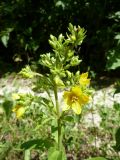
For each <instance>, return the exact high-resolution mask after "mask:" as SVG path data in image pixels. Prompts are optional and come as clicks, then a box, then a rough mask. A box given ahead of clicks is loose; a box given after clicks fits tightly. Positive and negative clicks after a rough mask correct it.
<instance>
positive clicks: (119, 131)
mask: <svg viewBox="0 0 120 160" xmlns="http://www.w3.org/2000/svg"><path fill="white" fill-rule="evenodd" d="M115 140H116V146H113V148H114V150H115V151H120V127H119V128H118V129H117V131H116V134H115Z"/></svg>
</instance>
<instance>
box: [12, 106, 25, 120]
mask: <svg viewBox="0 0 120 160" xmlns="http://www.w3.org/2000/svg"><path fill="white" fill-rule="evenodd" d="M12 111H13V112H15V113H16V117H17V118H20V117H21V116H22V115H23V114H24V113H25V107H23V106H21V105H16V106H15V107H14V108H13V110H12Z"/></svg>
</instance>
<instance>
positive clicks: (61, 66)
mask: <svg viewBox="0 0 120 160" xmlns="http://www.w3.org/2000/svg"><path fill="white" fill-rule="evenodd" d="M68 30H69V33H66V37H65V36H63V35H62V34H60V35H59V36H58V38H56V37H55V36H53V35H50V39H49V44H50V45H51V47H52V52H50V53H46V54H42V55H41V56H40V60H39V63H40V64H41V65H42V66H44V67H45V68H47V69H48V72H47V73H46V74H44V75H43V74H39V73H35V72H33V71H32V70H31V68H30V67H29V66H27V67H26V68H24V69H22V71H21V72H20V74H22V75H23V76H24V77H26V78H31V79H34V78H36V77H37V82H39V84H38V83H37V84H38V85H37V88H40V89H41V90H42V91H44V92H46V93H47V97H41V96H40V107H41V106H44V108H45V107H46V106H47V108H46V109H48V114H49V117H51V121H54V122H55V124H56V132H57V136H56V137H55V138H54V144H53V145H52V147H51V148H50V149H49V151H48V159H49V160H52V159H54V160H57V159H59V160H65V159H66V155H65V149H64V147H63V144H62V138H63V134H64V131H63V127H64V125H63V123H64V119H65V117H66V116H67V114H68V113H69V111H70V110H71V109H72V110H73V112H74V113H75V114H77V115H79V114H81V112H82V108H83V107H84V106H85V104H87V103H88V102H89V99H90V94H89V84H90V79H89V78H88V72H86V73H82V74H80V71H77V72H76V73H72V72H71V71H70V69H71V67H74V66H77V65H79V64H80V62H81V60H79V56H78V55H76V47H77V46H78V45H81V44H82V42H83V40H84V38H85V33H86V32H85V30H84V29H83V28H81V27H80V26H78V27H76V26H73V25H72V24H71V23H70V24H69V27H68ZM38 86H39V87H38ZM59 91H62V95H63V96H62V103H60V97H59V95H58V94H59ZM53 95H54V98H53ZM16 97H17V101H18V100H19V99H20V97H19V95H18V96H16ZM41 104H42V105H41ZM13 111H14V112H16V115H17V117H18V118H19V117H20V116H22V115H23V114H24V112H25V111H26V109H25V108H23V106H22V107H21V106H20V105H16V106H15V107H14V108H13ZM51 132H52V131H51ZM51 134H52V133H51Z"/></svg>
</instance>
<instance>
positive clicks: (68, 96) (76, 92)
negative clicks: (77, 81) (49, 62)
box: [63, 86, 89, 114]
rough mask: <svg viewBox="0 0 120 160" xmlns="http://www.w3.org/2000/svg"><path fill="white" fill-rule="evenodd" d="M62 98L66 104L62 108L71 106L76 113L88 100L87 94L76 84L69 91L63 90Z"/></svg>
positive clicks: (78, 112) (65, 108)
mask: <svg viewBox="0 0 120 160" xmlns="http://www.w3.org/2000/svg"><path fill="white" fill-rule="evenodd" d="M63 98H64V101H65V103H66V104H67V105H66V106H64V108H63V110H68V109H70V108H72V110H73V111H74V112H75V113H76V114H80V113H81V110H82V106H83V105H84V104H86V103H87V102H88V101H89V96H88V95H86V94H84V93H83V92H82V90H81V88H80V87H78V86H75V87H72V88H71V90H70V91H65V92H64V95H63Z"/></svg>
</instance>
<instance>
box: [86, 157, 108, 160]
mask: <svg viewBox="0 0 120 160" xmlns="http://www.w3.org/2000/svg"><path fill="white" fill-rule="evenodd" d="M86 160H107V159H106V158H104V157H94V158H89V159H86Z"/></svg>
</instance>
